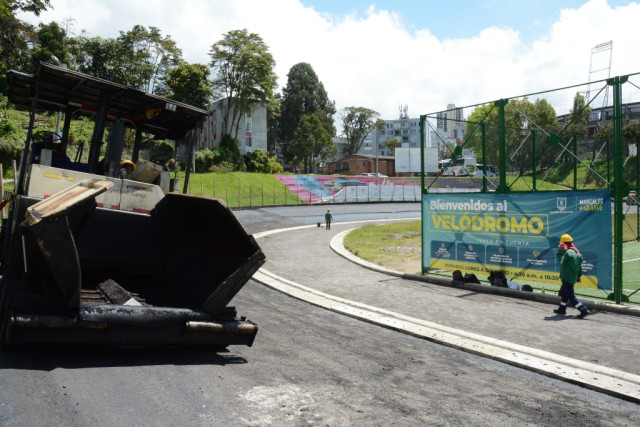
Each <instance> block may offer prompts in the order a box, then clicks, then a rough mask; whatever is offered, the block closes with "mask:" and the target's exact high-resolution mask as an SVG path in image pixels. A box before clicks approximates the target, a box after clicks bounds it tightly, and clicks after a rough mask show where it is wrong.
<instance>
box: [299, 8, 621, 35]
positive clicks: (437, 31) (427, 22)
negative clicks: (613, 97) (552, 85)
mask: <svg viewBox="0 0 640 427" xmlns="http://www.w3.org/2000/svg"><path fill="white" fill-rule="evenodd" d="M302 3H303V4H304V5H305V6H311V7H313V8H314V9H315V10H316V11H317V12H321V13H330V14H331V15H333V16H343V15H347V14H352V13H356V14H358V15H360V16H364V14H365V13H366V11H367V9H368V8H369V7H370V6H372V5H374V6H375V7H376V9H385V10H389V11H394V12H397V13H398V14H399V15H400V16H401V19H402V20H403V21H404V22H405V23H406V24H407V26H408V27H409V28H411V29H419V28H426V29H428V30H429V31H430V32H431V33H432V34H433V35H435V36H436V37H438V38H439V39H451V38H469V37H473V36H475V35H477V34H478V33H480V31H482V30H483V29H485V28H487V27H490V26H497V27H507V26H508V27H511V28H514V29H516V30H518V31H519V32H520V37H521V38H522V39H523V41H524V42H532V41H533V40H535V39H536V38H537V37H539V36H540V35H541V34H544V33H546V32H547V31H549V28H550V27H551V25H552V24H553V23H554V22H555V21H556V20H557V19H558V18H559V17H560V11H561V10H562V9H566V8H578V7H580V6H582V5H583V4H584V3H585V1H584V0H476V1H474V0H441V1H433V0H430V1H420V0H343V1H340V0H315V1H314V0H302ZM607 3H608V4H609V5H610V6H612V7H615V6H619V5H626V4H629V3H630V2H629V1H622V0H609V1H608V2H607Z"/></svg>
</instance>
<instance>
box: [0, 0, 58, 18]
mask: <svg viewBox="0 0 640 427" xmlns="http://www.w3.org/2000/svg"><path fill="white" fill-rule="evenodd" d="M50 7H51V1H50V0H2V1H0V16H8V15H12V16H13V15H15V13H16V12H17V11H18V10H21V11H23V12H31V13H33V14H34V15H36V16H40V12H44V11H45V10H47V9H48V8H50Z"/></svg>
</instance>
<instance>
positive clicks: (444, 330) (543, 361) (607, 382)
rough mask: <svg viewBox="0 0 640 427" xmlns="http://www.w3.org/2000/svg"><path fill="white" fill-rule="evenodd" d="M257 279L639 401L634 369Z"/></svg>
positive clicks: (639, 379) (263, 276) (339, 309)
mask: <svg viewBox="0 0 640 427" xmlns="http://www.w3.org/2000/svg"><path fill="white" fill-rule="evenodd" d="M253 278H254V279H255V280H256V281H258V282H260V283H262V284H264V285H265V286H268V287H271V288H273V289H275V290H278V291H280V292H283V293H285V294H287V295H290V296H292V297H294V298H297V299H300V300H302V301H306V302H309V303H310V304H313V305H316V306H318V307H321V308H325V309H327V310H331V311H334V312H336V313H340V314H344V315H347V316H350V317H353V318H355V319H359V320H363V321H365V322H369V323H372V324H376V325H379V326H383V327H386V328H389V329H393V330H396V331H399V332H403V333H406V334H409V335H413V336H416V337H419V338H423V339H427V340H429V341H433V342H437V343H440V344H444V345H448V346H451V347H455V348H458V349H461V350H464V351H467V352H471V353H474V354H479V355H482V356H485V357H490V358H492V359H495V360H499V361H502V362H505V363H509V364H511V365H514V366H518V367H522V368H526V369H529V370H533V371H536V372H539V373H541V374H544V375H547V376H551V377H554V378H558V379H562V380H565V381H568V382H571V383H574V384H578V385H581V386H584V387H587V388H590V389H593V390H597V391H601V392H603V393H607V394H610V395H613V396H617V397H621V398H623V399H626V400H631V401H634V402H637V403H640V376H638V375H635V374H632V373H628V372H623V371H619V370H616V369H612V368H607V367H604V366H600V365H596V364H593V363H589V362H585V361H581V360H577V359H572V358H569V357H566V356H561V355H557V354H554V353H550V352H547V351H544V350H538V349H535V348H530V347H526V346H522V345H519V344H514V343H510V342H506V341H502V340H499V339H495V338H490V337H485V336H482V335H479V334H474V333H472V332H467V331H463V330H459V329H454V328H450V327H447V326H443V325H438V324H437V323H433V322H428V321H426V320H421V319H416V318H412V317H409V316H404V315H402V314H399V313H394V312H391V311H387V310H384V309H380V308H377V307H373V306H368V305H366V304H362V303H358V302H355V301H350V300H346V299H343V298H339V297H335V296H333V295H329V294H325V293H323V292H320V291H317V290H315V289H311V288H308V287H305V286H302V285H300V284H297V283H295V282H292V281H290V280H287V279H285V278H282V277H280V276H277V275H275V274H273V273H271V272H269V271H267V270H265V269H263V268H261V269H260V270H258V271H257V272H256V273H255V274H254V276H253Z"/></svg>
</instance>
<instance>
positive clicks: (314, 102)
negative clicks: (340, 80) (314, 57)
mask: <svg viewBox="0 0 640 427" xmlns="http://www.w3.org/2000/svg"><path fill="white" fill-rule="evenodd" d="M335 113H336V107H335V102H334V101H331V100H329V97H328V96H327V92H326V90H325V89H324V85H323V84H322V82H321V81H320V80H319V79H318V76H317V75H316V73H315V71H314V70H313V68H312V67H311V65H309V64H307V63H304V62H302V63H299V64H296V65H294V66H293V67H291V69H290V70H289V73H288V74H287V85H286V86H285V87H284V89H283V90H282V103H281V111H280V117H279V120H278V122H279V123H278V135H277V137H278V139H279V141H281V146H282V152H283V156H284V159H285V161H287V162H291V161H293V159H294V157H296V153H294V150H293V147H292V145H291V144H292V141H293V139H294V134H295V132H296V130H297V129H298V127H299V126H300V124H301V121H302V117H303V116H311V115H315V116H316V117H317V118H318V119H319V120H320V122H321V123H322V126H323V127H324V129H325V130H326V131H327V133H328V134H329V137H330V138H331V137H334V136H335V135H336V129H335V126H334V124H333V115H334V114H335ZM298 154H299V153H298ZM298 158H299V156H298Z"/></svg>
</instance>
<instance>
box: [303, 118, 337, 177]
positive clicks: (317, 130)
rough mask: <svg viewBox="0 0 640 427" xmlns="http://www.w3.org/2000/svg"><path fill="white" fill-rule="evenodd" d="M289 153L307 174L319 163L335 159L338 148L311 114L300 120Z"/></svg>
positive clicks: (320, 123)
mask: <svg viewBox="0 0 640 427" xmlns="http://www.w3.org/2000/svg"><path fill="white" fill-rule="evenodd" d="M291 152H292V154H293V159H294V160H298V161H299V162H301V163H302V164H303V166H304V170H305V171H306V172H309V171H312V170H313V169H314V167H315V166H317V165H318V164H320V163H321V162H324V161H327V160H329V159H331V158H333V157H335V155H336V153H337V152H338V148H337V147H336V146H335V145H334V144H333V141H332V140H331V135H329V132H327V130H326V129H325V127H324V125H323V124H322V121H321V120H320V118H319V117H318V116H317V115H315V114H312V115H304V116H302V118H301V119H300V126H298V129H296V131H295V132H294V133H293V139H292V140H291Z"/></svg>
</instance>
